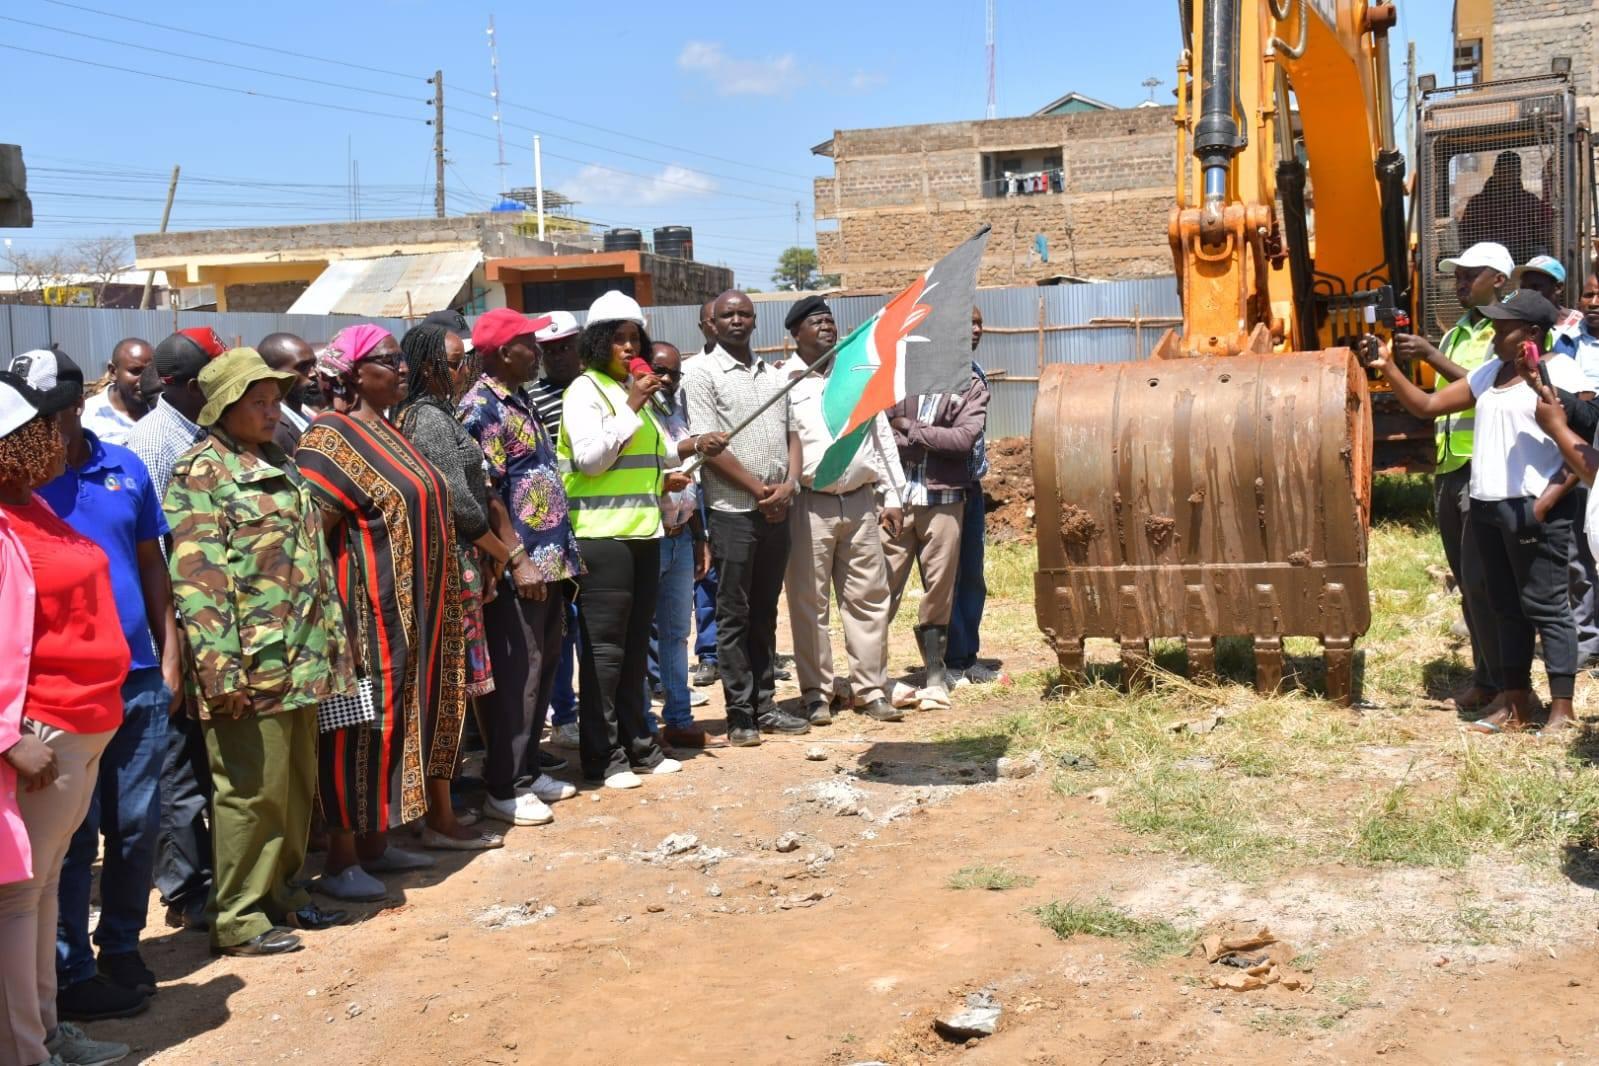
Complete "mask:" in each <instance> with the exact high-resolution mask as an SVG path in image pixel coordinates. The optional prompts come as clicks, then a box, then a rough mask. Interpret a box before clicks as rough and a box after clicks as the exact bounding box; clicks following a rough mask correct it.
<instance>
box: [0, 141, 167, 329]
mask: <svg viewBox="0 0 1599 1066" xmlns="http://www.w3.org/2000/svg"><path fill="white" fill-rule="evenodd" d="M177 195H178V167H177V164H173V167H172V181H171V183H170V184H168V185H167V205H166V206H165V207H163V208H162V209H161V229H160V232H161V233H165V232H166V231H167V223H168V222H170V221H171V220H172V199H173V197H175V196H177ZM6 243H7V244H10V243H11V242H10V241H7V242H6ZM154 286H155V271H154V270H152V271H150V272H149V273H148V274H146V275H145V276H144V295H143V296H141V297H139V310H141V311H143V310H146V309H147V308H149V306H150V290H151V288H153V287H154Z"/></svg>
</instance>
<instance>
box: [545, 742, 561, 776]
mask: <svg viewBox="0 0 1599 1066" xmlns="http://www.w3.org/2000/svg"><path fill="white" fill-rule="evenodd" d="M565 769H566V760H565V759H563V758H561V757H560V756H559V755H555V754H552V753H551V752H547V751H545V750H544V749H543V748H540V749H539V773H542V774H547V773H549V772H550V771H551V770H565Z"/></svg>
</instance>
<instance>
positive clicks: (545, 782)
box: [516, 774, 577, 803]
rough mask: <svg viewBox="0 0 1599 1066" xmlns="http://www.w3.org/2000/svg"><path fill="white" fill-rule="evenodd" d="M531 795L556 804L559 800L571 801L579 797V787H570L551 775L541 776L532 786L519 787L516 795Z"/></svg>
mask: <svg viewBox="0 0 1599 1066" xmlns="http://www.w3.org/2000/svg"><path fill="white" fill-rule="evenodd" d="M529 793H531V794H532V795H534V796H537V797H538V798H539V799H541V800H543V801H544V802H545V803H555V802H556V801H557V800H569V799H571V798H572V797H573V796H575V795H577V786H576V785H569V784H567V783H566V782H565V781H557V780H556V779H555V778H553V777H551V776H550V775H549V774H539V776H538V777H537V778H535V779H534V781H533V783H532V784H530V785H518V786H517V787H516V794H517V795H518V796H525V795H528V794H529Z"/></svg>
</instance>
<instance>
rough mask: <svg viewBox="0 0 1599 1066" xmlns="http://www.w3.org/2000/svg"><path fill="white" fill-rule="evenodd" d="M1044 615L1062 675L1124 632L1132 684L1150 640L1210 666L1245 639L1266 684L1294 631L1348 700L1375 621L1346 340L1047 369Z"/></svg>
mask: <svg viewBox="0 0 1599 1066" xmlns="http://www.w3.org/2000/svg"><path fill="white" fill-rule="evenodd" d="M1033 480H1034V492H1035V499H1036V512H1037V525H1038V574H1037V577H1036V579H1035V580H1036V587H1035V591H1036V600H1037V609H1038V624H1039V627H1040V628H1041V629H1042V630H1043V631H1044V633H1045V635H1046V636H1048V637H1049V639H1050V640H1051V642H1052V643H1053V644H1054V647H1055V651H1056V654H1057V655H1058V656H1059V658H1060V665H1061V669H1062V671H1063V673H1064V674H1065V675H1066V677H1067V678H1068V679H1081V678H1082V677H1083V641H1084V639H1085V638H1087V637H1112V638H1115V639H1116V640H1118V641H1120V643H1121V648H1122V661H1123V664H1124V667H1125V669H1124V671H1123V676H1124V677H1125V678H1126V679H1127V680H1128V682H1129V684H1138V683H1139V682H1140V681H1141V680H1142V675H1143V671H1144V670H1145V669H1147V666H1148V663H1149V641H1150V639H1151V638H1155V637H1184V638H1186V639H1187V645H1188V658H1189V670H1190V673H1191V674H1193V675H1196V676H1203V675H1207V674H1213V673H1214V669H1215V655H1216V650H1215V641H1216V638H1218V637H1226V636H1252V637H1254V641H1255V668H1256V684H1257V687H1258V688H1259V689H1260V690H1261V691H1263V692H1270V691H1275V690H1277V689H1278V688H1279V686H1280V685H1281V683H1282V673H1283V648H1282V638H1283V637H1284V636H1315V637H1320V638H1321V640H1322V642H1323V647H1324V649H1325V655H1326V665H1327V695H1328V697H1329V698H1331V699H1335V700H1339V701H1341V702H1344V703H1347V702H1348V701H1349V700H1350V698H1351V694H1352V681H1353V678H1352V674H1353V665H1354V663H1353V660H1354V640H1355V638H1356V637H1358V636H1360V635H1361V634H1363V633H1364V632H1365V631H1366V629H1367V627H1368V626H1369V625H1370V624H1371V607H1370V602H1369V600H1368V596H1367V588H1366V531H1367V527H1368V525H1369V523H1370V501H1371V410H1370V398H1369V396H1368V394H1367V391H1366V381H1365V376H1364V375H1363V374H1362V373H1361V371H1360V368H1359V367H1358V365H1357V364H1356V361H1355V358H1354V355H1353V354H1352V353H1351V352H1350V351H1349V350H1348V349H1345V348H1337V349H1330V350H1328V351H1325V352H1296V353H1293V354H1288V355H1253V354H1246V355H1239V356H1234V357H1230V358H1209V359H1170V360H1164V359H1151V360H1145V361H1142V362H1134V363H1112V364H1099V365H1083V366H1079V365H1068V364H1056V365H1053V366H1049V367H1047V368H1045V370H1044V373H1043V376H1042V378H1041V380H1040V382H1039V390H1038V400H1037V404H1036V406H1035V407H1034V411H1033Z"/></svg>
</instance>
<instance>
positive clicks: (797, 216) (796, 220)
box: [794, 200, 803, 248]
mask: <svg viewBox="0 0 1599 1066" xmlns="http://www.w3.org/2000/svg"><path fill="white" fill-rule="evenodd" d="M801 243H803V242H802V241H801V240H800V202H799V201H798V200H795V201H794V246H795V247H796V248H797V247H799V246H800V244H801Z"/></svg>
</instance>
